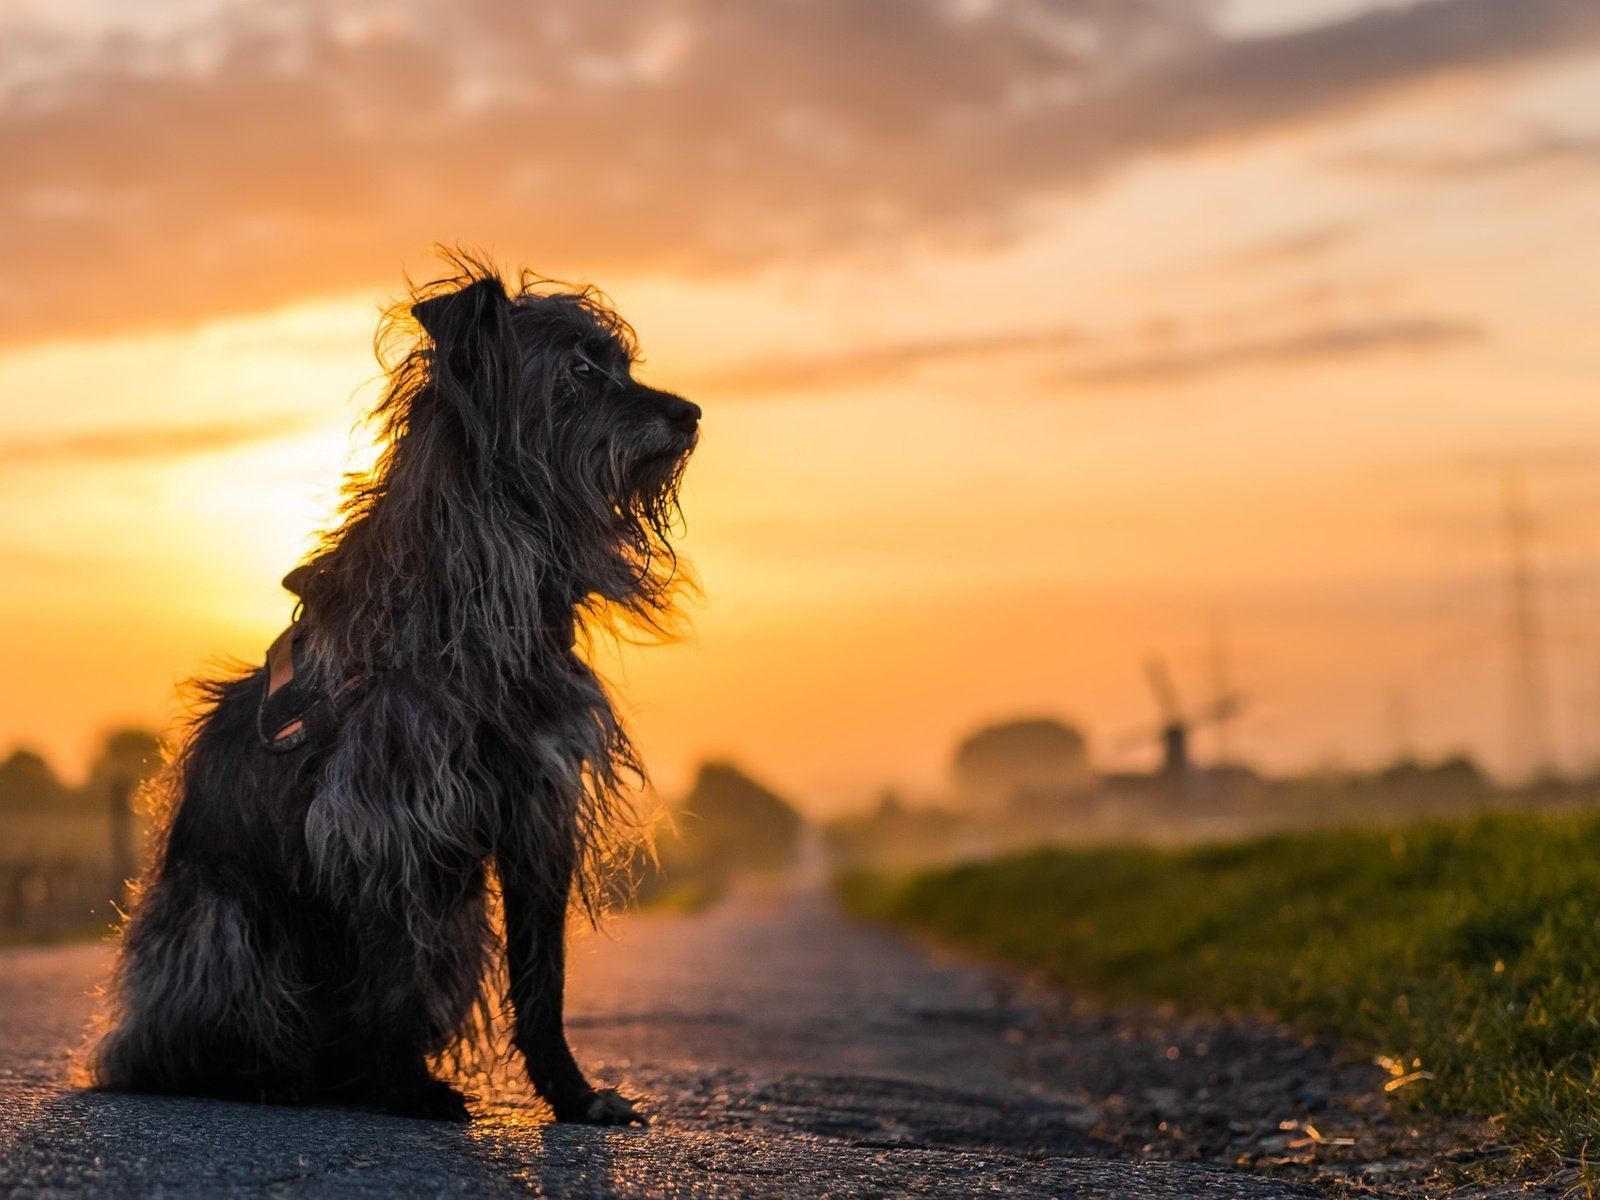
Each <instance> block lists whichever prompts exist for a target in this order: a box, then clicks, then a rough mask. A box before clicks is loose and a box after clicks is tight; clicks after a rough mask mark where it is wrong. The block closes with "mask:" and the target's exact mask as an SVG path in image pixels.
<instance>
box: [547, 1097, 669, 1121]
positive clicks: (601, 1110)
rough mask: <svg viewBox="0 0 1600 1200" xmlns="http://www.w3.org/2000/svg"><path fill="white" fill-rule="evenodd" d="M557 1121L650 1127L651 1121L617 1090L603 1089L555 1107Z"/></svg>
mask: <svg viewBox="0 0 1600 1200" xmlns="http://www.w3.org/2000/svg"><path fill="white" fill-rule="evenodd" d="M555 1110H556V1120H558V1121H572V1122H575V1123H578V1124H583V1125H648V1124H650V1119H649V1118H648V1117H646V1116H645V1115H644V1114H643V1113H642V1112H640V1111H639V1110H638V1109H636V1108H634V1107H633V1101H632V1100H629V1099H628V1098H627V1097H625V1096H623V1095H622V1094H621V1093H620V1092H618V1091H617V1090H616V1089H615V1088H601V1089H599V1090H598V1091H591V1092H589V1093H587V1094H586V1095H583V1096H580V1097H578V1098H577V1099H576V1100H575V1101H573V1102H571V1103H567V1104H559V1105H556V1106H555Z"/></svg>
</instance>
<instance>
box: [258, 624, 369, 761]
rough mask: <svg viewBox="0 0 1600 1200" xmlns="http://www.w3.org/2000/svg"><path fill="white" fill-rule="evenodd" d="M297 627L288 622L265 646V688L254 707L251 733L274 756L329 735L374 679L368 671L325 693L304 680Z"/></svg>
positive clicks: (324, 738) (336, 728)
mask: <svg viewBox="0 0 1600 1200" xmlns="http://www.w3.org/2000/svg"><path fill="white" fill-rule="evenodd" d="M299 631H300V623H299V622H298V621H296V622H293V623H292V624H290V626H289V627H288V628H287V629H285V630H284V631H283V632H282V633H280V634H279V635H278V636H277V638H276V639H275V640H274V641H273V643H272V645H271V646H269V647H268V648H267V664H266V665H267V675H266V686H265V687H264V688H263V690H262V694H261V703H260V705H259V706H258V707H257V709H256V735H257V737H259V738H260V740H261V744H262V746H264V747H265V748H266V749H268V750H270V751H272V752H273V753H274V754H285V753H287V752H289V751H290V750H295V749H298V748H299V747H301V746H303V745H305V744H306V743H307V742H309V741H318V742H320V741H324V740H326V739H328V738H330V737H332V736H333V735H334V733H336V732H337V731H338V729H339V723H340V721H341V720H342V719H343V717H344V715H345V713H346V712H348V711H349V709H350V706H351V705H353V704H354V703H355V702H356V700H358V699H359V698H360V697H361V696H362V695H363V694H364V693H365V692H366V691H367V689H368V688H369V687H371V686H372V684H373V682H374V681H375V679H376V676H375V675H372V674H366V675H351V676H349V677H347V678H346V679H345V680H344V681H343V682H342V683H340V684H339V685H338V686H337V687H335V688H333V689H331V690H329V691H323V690H321V689H319V688H317V687H315V686H314V685H313V684H310V683H308V682H306V670H305V655H304V651H303V648H302V646H301V643H300V640H299V636H298V635H299Z"/></svg>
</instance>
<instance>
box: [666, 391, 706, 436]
mask: <svg viewBox="0 0 1600 1200" xmlns="http://www.w3.org/2000/svg"><path fill="white" fill-rule="evenodd" d="M667 420H668V421H670V422H672V424H673V426H674V428H677V429H681V430H683V432H684V433H693V432H694V431H695V427H696V426H697V425H699V424H700V406H699V405H698V404H696V403H695V402H694V401H692V400H685V399H683V398H682V397H681V396H671V397H669V398H668V400H667Z"/></svg>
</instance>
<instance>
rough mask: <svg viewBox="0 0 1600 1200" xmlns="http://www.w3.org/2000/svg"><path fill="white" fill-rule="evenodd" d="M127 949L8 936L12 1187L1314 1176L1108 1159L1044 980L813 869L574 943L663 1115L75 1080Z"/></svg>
mask: <svg viewBox="0 0 1600 1200" xmlns="http://www.w3.org/2000/svg"><path fill="white" fill-rule="evenodd" d="M108 963H109V956H108V952H107V950H106V949H105V948H104V947H102V946H73V947H65V948H55V949H42V950H12V951H6V952H0V1195H5V1196H69V1195H70V1196H90V1195H92V1196H112V1197H115V1196H182V1197H188V1196H195V1197H201V1196H203V1197H214V1196H217V1197H221V1196H267V1195H270V1196H351V1197H368V1196H371V1197H378V1196H382V1197H391V1196H406V1197H412V1196H529V1195H549V1196H627V1197H632V1196H639V1197H647V1196H648V1197H676V1196H705V1197H744V1196H763V1197H764V1196H783V1197H789V1196H795V1197H823V1196H838V1197H855V1196H1061V1197H1106V1198H1117V1200H1140V1198H1143V1197H1234V1198H1238V1200H1254V1198H1261V1200H1267V1198H1277V1197H1292V1196H1309V1195H1314V1194H1315V1193H1313V1192H1311V1191H1308V1190H1305V1189H1302V1188H1300V1187H1297V1186H1295V1185H1293V1184H1290V1183H1287V1182H1283V1181H1280V1180H1274V1179H1269V1178H1265V1177H1262V1176H1258V1175H1251V1174H1247V1173H1241V1172H1234V1171H1229V1170H1225V1169H1222V1168H1218V1167H1214V1166H1208V1165H1204V1164H1194V1163H1175V1162H1157V1161H1139V1160H1138V1159H1137V1158H1128V1157H1120V1158H1119V1157H1107V1155H1115V1154H1117V1153H1119V1152H1118V1151H1116V1150H1115V1149H1114V1148H1110V1147H1108V1146H1107V1145H1106V1144H1105V1143H1104V1142H1102V1141H1097V1140H1096V1139H1095V1138H1094V1137H1092V1136H1091V1134H1090V1133H1089V1130H1090V1129H1091V1128H1092V1127H1093V1126H1094V1123H1095V1121H1096V1119H1097V1114H1096V1112H1095V1111H1094V1110H1093V1109H1092V1107H1088V1106H1086V1105H1085V1103H1084V1101H1083V1099H1082V1097H1081V1096H1080V1095H1077V1094H1075V1093H1073V1092H1071V1091H1070V1090H1053V1089H1052V1088H1051V1087H1049V1086H1046V1085H1044V1084H1041V1083H1040V1082H1038V1080H1037V1075H1036V1072H1033V1073H1030V1072H1029V1071H1027V1070H1024V1069H1023V1064H1022V1063H1021V1061H1020V1059H1021V1057H1022V1056H1021V1054H1020V1052H1019V1048H1018V1043H1019V1040H1021V1039H1020V1034H1019V1031H1020V1030H1022V1029H1024V1028H1026V1027H1027V1025H1028V1024H1029V1022H1030V1021H1031V1020H1033V1018H1034V1016H1035V1015H1036V1014H1034V1013H1031V1012H1030V1011H1029V1010H1028V1002H1027V1001H1026V1000H1019V999H1017V998H1016V995H1015V993H1014V992H1013V991H1012V990H1011V989H1009V988H1007V987H1006V986H1005V985H1004V984H1003V982H1001V981H998V980H996V979H995V978H993V977H991V976H990V975H988V974H987V973H986V972H984V971H982V970H980V969H977V968H974V967H971V966H968V965H964V964H961V963H958V962H946V961H941V960H938V959H936V958H935V957H933V956H932V955H930V954H929V953H928V952H927V951H925V950H923V949H920V948H918V947H916V946H914V945H912V944H910V943H908V942H906V941H904V940H902V939H900V938H899V937H897V936H896V935H894V934H891V933H888V932H886V931H882V930H877V929H871V928H863V927H860V926H856V925H853V924H850V923H848V922H846V921H845V920H843V919H842V918H840V917H838V916H836V915H835V914H834V913H833V911H832V910H831V908H830V906H829V904H828V902H827V901H826V899H825V898H824V897H823V895H822V893H821V892H820V891H818V890H816V889H804V888H788V889H776V888H775V889H771V890H765V891H761V890H747V891H745V892H742V893H740V894H739V895H737V896H735V897H733V898H732V899H730V900H728V901H726V902H724V903H723V904H720V905H718V906H716V907H714V908H713V909H711V910H709V911H707V912H704V913H700V914H696V915H692V916H654V915H635V916H629V917H626V918H622V919H619V920H617V921H615V922H613V923H612V925H611V926H610V927H609V928H608V930H607V932H606V933H604V934H601V935H595V936H590V937H587V938H584V939H582V940H580V941H579V943H578V945H577V947H576V949H575V950H574V953H573V964H572V975H573V978H572V981H571V986H570V989H569V997H570V999H569V1014H570V1018H569V1030H570V1034H571V1040H572V1042H573V1045H574V1048H575V1050H576V1052H577V1054H578V1057H579V1060H580V1062H582V1063H583V1064H584V1066H585V1067H586V1068H587V1069H588V1070H589V1071H590V1073H591V1076H592V1078H594V1080H595V1081H596V1083H597V1085H598V1084H600V1083H604V1084H607V1085H610V1086H616V1087H620V1088H621V1089H622V1090H623V1092H624V1093H626V1094H627V1095H629V1096H637V1097H641V1098H642V1103H641V1107H642V1108H643V1109H644V1110H645V1111H647V1112H648V1113H649V1114H650V1115H651V1117H652V1118H653V1124H652V1126H651V1127H650V1128H648V1129H596V1128H585V1127H575V1126H563V1125H555V1124H552V1123H550V1122H549V1120H548V1119H547V1117H546V1115H545V1113H544V1112H543V1111H542V1109H541V1108H540V1107H539V1105H538V1104H537V1102H536V1101H535V1100H534V1099H533V1098H532V1096H531V1095H530V1094H528V1093H527V1092H526V1091H525V1090H524V1089H521V1088H520V1087H518V1086H516V1085H514V1084H511V1085H507V1084H503V1083H502V1084H499V1085H496V1084H492V1083H490V1082H488V1081H486V1080H484V1079H479V1080H477V1081H476V1083H475V1084H469V1085H468V1086H469V1088H476V1090H477V1092H478V1094H479V1099H478V1101H477V1103H476V1104H475V1106H474V1107H475V1111H476V1113H477V1119H475V1120H474V1121H473V1123H472V1124H471V1125H470V1126H466V1127H457V1126H443V1125H437V1124H433V1123H429V1122H422V1121H410V1120H403V1119H400V1118H395V1117H384V1116H375V1115H369V1114H365V1113H359V1112H350V1111H338V1110H313V1109H285V1108H269V1107H262V1106H255V1105H243V1104H229V1103H222V1102H216V1101H207V1100H183V1099H167V1098H153V1097H137V1096H111V1095H100V1094H95V1093H89V1092H84V1091H81V1090H77V1089H74V1088H73V1087H71V1086H70V1084H69V1082H68V1079H69V1066H70V1062H69V1060H70V1055H71V1052H72V1050H73V1048H74V1047H76V1046H78V1045H79V1044H80V1043H81V1041H82V1036H83V1030H84V1027H85V1023H86V1021H87V1020H88V1018H89V1015H90V1013H91V1010H92V1007H93V1001H92V999H91V998H90V996H89V993H90V991H91V990H92V989H93V988H94V987H95V986H96V984H97V983H98V982H99V981H100V980H101V979H102V978H103V976H104V974H105V972H106V969H107V967H108ZM1028 1080H1032V1082H1028ZM1067 1082H1070V1081H1067ZM1122 1153H1124V1154H1125V1152H1122Z"/></svg>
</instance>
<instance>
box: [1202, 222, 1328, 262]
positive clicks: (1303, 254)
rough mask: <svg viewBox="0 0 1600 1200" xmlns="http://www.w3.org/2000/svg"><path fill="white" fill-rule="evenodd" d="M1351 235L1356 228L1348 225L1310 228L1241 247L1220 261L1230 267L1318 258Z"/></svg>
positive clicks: (1326, 225) (1314, 226)
mask: <svg viewBox="0 0 1600 1200" xmlns="http://www.w3.org/2000/svg"><path fill="white" fill-rule="evenodd" d="M1355 233H1356V226H1355V225H1354V224H1353V223H1350V222H1330V223H1328V224H1324V225H1313V226H1310V227H1308V228H1305V229H1298V230H1295V231H1294V232H1292V233H1286V234H1283V235H1282V236H1280V237H1275V238H1269V239H1267V240H1265V241H1262V242H1257V243H1256V244H1254V245H1251V246H1245V247H1243V248H1241V249H1239V250H1235V251H1234V252H1233V253H1231V254H1227V255H1224V256H1223V258H1222V261H1223V262H1224V263H1226V264H1227V265H1229V266H1234V267H1239V266H1249V267H1260V266H1277V265H1280V264H1283V263H1300V262H1306V261H1309V260H1311V259H1317V258H1321V257H1323V256H1324V255H1326V254H1328V253H1330V252H1331V251H1334V250H1337V249H1339V248H1340V247H1342V246H1344V245H1346V244H1347V243H1348V242H1349V241H1350V239H1351V238H1352V237H1354V236H1355Z"/></svg>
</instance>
